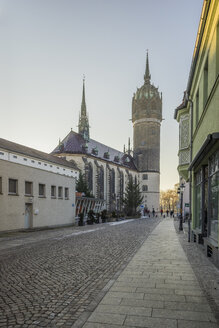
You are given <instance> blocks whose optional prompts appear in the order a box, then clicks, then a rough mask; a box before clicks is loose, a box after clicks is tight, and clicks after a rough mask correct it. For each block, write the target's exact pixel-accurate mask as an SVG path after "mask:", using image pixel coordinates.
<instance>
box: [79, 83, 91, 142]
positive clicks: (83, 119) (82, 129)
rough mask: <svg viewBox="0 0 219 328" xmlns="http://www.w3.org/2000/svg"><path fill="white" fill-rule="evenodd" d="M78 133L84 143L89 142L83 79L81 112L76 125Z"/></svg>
mask: <svg viewBox="0 0 219 328" xmlns="http://www.w3.org/2000/svg"><path fill="white" fill-rule="evenodd" d="M78 133H79V134H81V135H82V136H83V138H84V140H85V141H89V138H90V134H89V121H88V116H87V109H86V102H85V85H84V79H83V91H82V102H81V112H80V116H79V123H78Z"/></svg>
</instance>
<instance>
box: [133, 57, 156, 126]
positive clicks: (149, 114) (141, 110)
mask: <svg viewBox="0 0 219 328" xmlns="http://www.w3.org/2000/svg"><path fill="white" fill-rule="evenodd" d="M150 80H151V75H150V71H149V60H148V53H147V57H146V70H145V74H144V84H143V86H142V87H140V88H137V91H136V92H135V93H134V95H133V98H132V122H133V123H134V122H135V121H136V120H139V119H141V118H156V119H158V120H160V121H161V120H162V94H161V93H159V91H158V88H156V87H155V86H154V85H153V84H151V82H150Z"/></svg>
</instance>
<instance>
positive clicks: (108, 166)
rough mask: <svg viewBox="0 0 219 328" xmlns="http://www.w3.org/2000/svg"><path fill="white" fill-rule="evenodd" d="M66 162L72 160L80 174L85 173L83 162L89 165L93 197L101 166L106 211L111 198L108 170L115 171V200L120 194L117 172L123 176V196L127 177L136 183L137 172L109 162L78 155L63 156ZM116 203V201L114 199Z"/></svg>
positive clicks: (95, 192)
mask: <svg viewBox="0 0 219 328" xmlns="http://www.w3.org/2000/svg"><path fill="white" fill-rule="evenodd" d="M65 156H66V159H67V160H69V161H70V160H74V161H75V163H76V164H77V166H78V167H79V169H80V170H82V172H83V173H84V172H85V162H87V163H88V164H89V163H91V165H92V167H93V190H92V193H93V195H94V196H95V197H97V182H96V178H97V166H103V169H104V199H105V201H106V209H107V210H108V209H109V208H110V202H111V197H110V194H109V170H110V169H114V171H115V194H116V195H115V198H116V197H117V196H118V195H119V192H120V185H119V171H118V169H119V170H120V172H122V173H123V175H124V186H123V194H124V193H125V190H126V186H127V183H128V181H129V175H131V176H132V178H133V179H135V177H136V179H137V181H138V172H137V171H134V170H130V169H127V168H125V167H122V166H120V165H115V164H112V163H110V162H107V161H104V160H100V159H98V158H93V157H89V156H84V155H79V154H75V155H73V154H71V155H68V154H65ZM83 158H85V160H83ZM115 202H116V199H115Z"/></svg>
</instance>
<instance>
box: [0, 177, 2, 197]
mask: <svg viewBox="0 0 219 328" xmlns="http://www.w3.org/2000/svg"><path fill="white" fill-rule="evenodd" d="M0 194H2V177H0Z"/></svg>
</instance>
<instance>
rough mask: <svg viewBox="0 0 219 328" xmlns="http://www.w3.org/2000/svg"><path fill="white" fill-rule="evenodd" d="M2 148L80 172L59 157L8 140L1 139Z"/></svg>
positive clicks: (72, 164) (70, 163)
mask: <svg viewBox="0 0 219 328" xmlns="http://www.w3.org/2000/svg"><path fill="white" fill-rule="evenodd" d="M0 148H1V149H5V150H6V151H11V152H14V153H17V154H22V155H24V156H29V157H33V158H36V159H40V160H42V161H47V162H51V163H55V164H59V165H62V166H67V167H70V168H73V169H75V170H78V167H77V166H76V165H75V164H74V163H72V162H69V161H67V160H65V159H62V158H59V157H56V156H54V155H52V154H47V153H44V152H42V151H39V150H36V149H33V148H30V147H26V146H23V145H20V144H17V143H15V142H12V141H8V140H6V139H2V138H0Z"/></svg>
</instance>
